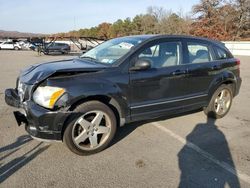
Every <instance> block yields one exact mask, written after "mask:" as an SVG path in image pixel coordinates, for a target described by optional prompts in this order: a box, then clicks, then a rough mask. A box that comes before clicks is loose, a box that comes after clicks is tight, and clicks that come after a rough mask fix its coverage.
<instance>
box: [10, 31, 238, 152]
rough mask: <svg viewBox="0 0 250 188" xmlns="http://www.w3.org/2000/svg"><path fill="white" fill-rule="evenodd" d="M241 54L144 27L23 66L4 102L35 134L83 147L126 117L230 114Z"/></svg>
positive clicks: (105, 139) (99, 145)
mask: <svg viewBox="0 0 250 188" xmlns="http://www.w3.org/2000/svg"><path fill="white" fill-rule="evenodd" d="M239 65H240V61H239V60H237V59H235V58H234V57H233V56H232V54H231V53H230V52H229V51H228V50H227V49H226V47H225V46H224V45H223V44H222V43H220V42H218V41H212V40H208V39H204V38H196V37H189V36H162V35H141V36H129V37H122V38H116V39H112V40H109V41H107V42H104V43H102V44H101V45H99V46H97V47H95V48H93V49H91V50H90V51H88V52H86V53H85V54H84V55H82V56H81V57H79V58H76V59H73V60H63V61H54V62H49V63H44V64H35V65H33V66H31V67H29V68H27V69H25V70H23V71H22V72H21V74H20V76H19V77H18V79H17V82H16V88H15V89H7V90H6V91H5V100H6V103H7V104H9V105H10V106H14V107H17V108H20V111H15V112H14V115H15V118H16V120H17V123H18V124H19V125H21V124H25V129H26V130H27V132H28V133H29V134H30V135H31V136H32V137H34V138H39V139H44V140H62V141H63V142H64V143H65V144H66V145H67V146H68V148H69V149H70V150H71V151H72V152H74V153H76V154H79V155H87V154H92V153H96V152H99V151H101V150H103V149H105V148H106V147H107V146H108V145H109V143H110V142H111V140H112V138H113V137H114V135H115V132H116V128H117V127H118V126H123V125H124V124H125V123H129V122H132V121H139V120H145V119H152V118H157V117H160V116H168V115H174V114H178V113H183V112H187V111H191V110H195V109H204V112H205V114H207V115H208V116H210V117H213V118H222V117H223V116H225V115H226V114H227V113H228V111H229V109H230V107H231V104H232V99H233V97H234V96H236V95H237V94H238V93H239V88H240V85H241V78H240V75H239V74H240V70H239Z"/></svg>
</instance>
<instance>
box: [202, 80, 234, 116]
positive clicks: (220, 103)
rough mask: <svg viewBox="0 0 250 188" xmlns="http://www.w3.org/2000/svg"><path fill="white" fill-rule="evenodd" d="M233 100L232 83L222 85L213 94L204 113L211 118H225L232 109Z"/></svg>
mask: <svg viewBox="0 0 250 188" xmlns="http://www.w3.org/2000/svg"><path fill="white" fill-rule="evenodd" d="M232 101H233V91H232V86H231V85H221V86H220V87H219V88H218V89H217V90H216V91H215V92H214V94H213V96H212V98H211V100H210V102H209V105H208V106H207V107H206V108H204V113H205V114H206V115H207V116H208V117H211V118H215V119H219V118H223V117H224V116H225V115H226V114H227V113H228V112H229V110H230V108H231V105H232Z"/></svg>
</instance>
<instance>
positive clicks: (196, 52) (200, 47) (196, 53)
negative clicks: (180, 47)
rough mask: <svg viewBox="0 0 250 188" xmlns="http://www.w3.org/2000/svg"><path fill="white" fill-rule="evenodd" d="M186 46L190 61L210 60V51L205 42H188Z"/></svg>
mask: <svg viewBox="0 0 250 188" xmlns="http://www.w3.org/2000/svg"><path fill="white" fill-rule="evenodd" d="M187 48H188V56H189V62H190V63H206V62H210V61H212V55H211V51H210V49H209V46H208V45H207V44H203V43H198V42H188V43H187Z"/></svg>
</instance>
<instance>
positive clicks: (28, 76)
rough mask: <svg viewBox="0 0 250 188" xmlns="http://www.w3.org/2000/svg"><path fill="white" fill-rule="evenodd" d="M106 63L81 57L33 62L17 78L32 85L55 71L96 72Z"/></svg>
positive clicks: (105, 66)
mask: <svg viewBox="0 0 250 188" xmlns="http://www.w3.org/2000/svg"><path fill="white" fill-rule="evenodd" d="M107 67H108V65H105V64H99V63H95V62H92V61H87V60H82V59H69V60H62V61H53V62H48V63H41V64H35V65H32V66H30V67H28V68H27V69H24V70H23V71H21V74H20V77H19V80H20V82H22V83H26V84H29V85H33V84H36V83H39V82H41V81H42V80H44V79H46V78H48V77H49V76H51V75H53V74H55V73H70V72H77V73H84V72H96V71H99V70H102V69H104V68H107Z"/></svg>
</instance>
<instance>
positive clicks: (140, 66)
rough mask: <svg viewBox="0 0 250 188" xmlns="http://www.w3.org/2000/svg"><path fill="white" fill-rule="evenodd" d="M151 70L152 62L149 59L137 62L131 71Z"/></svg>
mask: <svg viewBox="0 0 250 188" xmlns="http://www.w3.org/2000/svg"><path fill="white" fill-rule="evenodd" d="M150 68H151V61H150V60H148V59H139V60H137V61H136V62H135V65H134V66H133V67H131V68H130V70H131V71H137V70H147V69H150Z"/></svg>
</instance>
